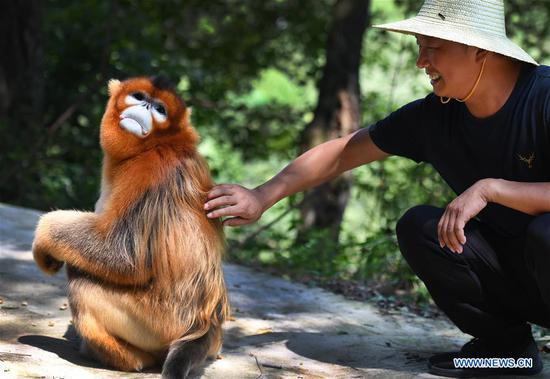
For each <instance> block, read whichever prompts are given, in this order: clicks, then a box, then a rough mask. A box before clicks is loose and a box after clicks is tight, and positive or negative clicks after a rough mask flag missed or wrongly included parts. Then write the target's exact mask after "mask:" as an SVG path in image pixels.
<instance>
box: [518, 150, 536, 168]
mask: <svg viewBox="0 0 550 379" xmlns="http://www.w3.org/2000/svg"><path fill="white" fill-rule="evenodd" d="M518 158H519V159H520V160H521V161H522V162H525V163H527V167H529V168H533V161H534V160H535V153H531V154H530V155H529V158H526V157H524V156H523V155H521V154H518Z"/></svg>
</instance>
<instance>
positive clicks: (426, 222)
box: [395, 205, 443, 241]
mask: <svg viewBox="0 0 550 379" xmlns="http://www.w3.org/2000/svg"><path fill="white" fill-rule="evenodd" d="M442 214H443V210H442V209H441V208H437V207H433V206H431V205H417V206H414V207H412V208H410V209H409V210H407V211H406V212H405V213H404V214H403V216H401V218H400V219H399V221H397V225H396V226H395V232H396V234H397V239H398V240H399V241H401V240H403V241H409V240H411V239H412V240H414V239H423V238H425V237H426V236H432V235H434V234H435V235H437V223H438V222H439V219H440V218H441V215H442Z"/></svg>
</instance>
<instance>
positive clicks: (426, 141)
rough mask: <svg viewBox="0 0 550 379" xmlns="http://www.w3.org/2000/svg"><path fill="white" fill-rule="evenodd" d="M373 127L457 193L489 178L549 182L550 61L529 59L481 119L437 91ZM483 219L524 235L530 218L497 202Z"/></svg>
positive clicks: (386, 143) (387, 145) (375, 135)
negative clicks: (501, 100) (444, 101)
mask: <svg viewBox="0 0 550 379" xmlns="http://www.w3.org/2000/svg"><path fill="white" fill-rule="evenodd" d="M369 132H370V135H371V138H372V140H373V141H374V143H375V144H376V145H377V146H378V147H379V148H380V149H381V150H383V151H385V152H386V153H389V154H394V155H400V156H404V157H408V158H411V159H413V160H415V161H416V162H427V163H430V164H431V165H433V167H434V168H435V169H436V170H437V171H438V172H439V174H440V175H441V176H442V178H443V179H444V180H445V181H446V182H447V183H448V184H449V186H450V187H451V188H452V189H453V190H454V191H455V192H456V193H457V194H460V193H462V192H463V191H465V190H466V189H468V188H469V187H470V186H471V185H473V184H474V183H475V182H476V181H478V180H479V179H483V178H502V179H506V180H511V181H518V182H550V67H548V66H532V65H524V67H523V69H522V71H521V73H520V75H519V77H518V80H517V82H516V85H515V87H514V89H513V91H512V93H511V95H510V97H509V98H508V100H507V101H506V103H505V104H504V105H503V106H502V108H501V109H500V110H498V111H497V112H496V113H495V114H493V115H492V116H490V117H487V118H483V119H479V118H476V117H474V116H472V115H471V114H470V112H469V111H468V108H467V107H466V106H465V104H464V103H460V102H457V101H454V100H452V101H450V102H449V103H447V104H442V103H441V102H440V100H439V97H438V96H435V95H434V94H433V93H431V94H429V95H428V96H427V97H426V98H424V99H420V100H417V101H413V102H412V103H409V104H407V105H405V106H403V107H402V108H400V109H398V110H397V111H395V112H393V113H392V114H390V115H389V116H388V117H386V118H385V119H383V120H381V121H379V122H377V123H376V124H374V125H372V126H371V127H370V129H369ZM549 195H550V194H549ZM478 218H479V219H480V220H481V221H482V222H484V223H486V224H488V225H489V226H491V227H493V229H495V230H496V231H499V232H501V233H503V234H504V235H507V236H519V235H521V234H522V233H523V232H524V231H525V228H526V226H527V224H528V223H529V221H531V219H532V216H529V215H527V214H525V213H522V212H519V211H516V210H513V209H511V208H507V207H504V206H501V205H499V204H493V203H491V204H488V206H487V207H486V208H485V209H484V210H483V211H482V212H481V213H480V214H479V215H478Z"/></svg>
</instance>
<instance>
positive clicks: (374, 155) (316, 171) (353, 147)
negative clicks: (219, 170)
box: [204, 128, 389, 226]
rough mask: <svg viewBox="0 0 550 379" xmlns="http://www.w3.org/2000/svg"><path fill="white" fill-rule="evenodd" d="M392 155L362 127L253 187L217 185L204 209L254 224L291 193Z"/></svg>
mask: <svg viewBox="0 0 550 379" xmlns="http://www.w3.org/2000/svg"><path fill="white" fill-rule="evenodd" d="M388 156H389V154H387V153H385V152H384V151H382V150H380V149H379V148H378V147H377V146H376V145H375V144H374V142H373V141H372V140H371V138H370V136H369V133H368V130H367V129H366V128H365V129H360V130H358V131H356V132H355V133H352V134H349V135H347V136H344V137H340V138H336V139H334V140H331V141H328V142H325V143H323V144H321V145H318V146H316V147H314V148H312V149H310V150H308V151H306V152H305V153H304V154H302V155H300V156H299V157H298V158H296V159H295V160H293V161H292V162H291V163H290V164H288V166H286V167H285V168H284V169H283V170H282V171H281V172H279V173H278V174H277V175H275V176H274V177H273V178H271V179H270V180H269V181H267V182H266V183H264V184H262V185H260V186H258V187H256V188H254V189H252V190H249V189H247V188H244V187H242V186H239V185H236V184H221V185H218V186H216V187H214V188H213V189H212V190H211V191H210V192H209V193H208V199H207V202H206V203H205V205H204V208H205V210H206V211H207V212H208V213H207V216H208V217H209V218H216V217H230V218H229V219H226V220H225V221H224V225H229V226H237V225H246V224H250V223H252V222H255V221H256V220H258V219H259V218H260V216H261V215H262V214H263V212H265V211H266V210H267V209H269V208H270V207H271V206H273V205H274V204H275V203H277V202H278V201H279V200H281V199H283V198H285V197H287V196H289V195H292V194H294V193H297V192H300V191H304V190H306V189H309V188H312V187H315V186H317V185H319V184H321V183H323V182H325V181H327V180H330V179H333V178H335V177H337V176H338V175H340V174H342V173H343V172H345V171H348V170H351V169H352V168H355V167H358V166H360V165H363V164H366V163H370V162H373V161H377V160H381V159H384V158H386V157H388Z"/></svg>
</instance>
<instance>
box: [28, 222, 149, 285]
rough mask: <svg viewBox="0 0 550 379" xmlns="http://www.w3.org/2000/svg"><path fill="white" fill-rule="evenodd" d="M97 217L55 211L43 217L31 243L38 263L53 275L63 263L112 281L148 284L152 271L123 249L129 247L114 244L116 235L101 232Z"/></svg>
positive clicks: (123, 283)
mask: <svg viewBox="0 0 550 379" xmlns="http://www.w3.org/2000/svg"><path fill="white" fill-rule="evenodd" d="M97 220H98V215H97V214H95V213H92V212H77V211H55V212H50V213H47V214H46V215H44V216H42V217H41V218H40V221H39V223H38V226H37V228H36V232H35V239H34V242H33V255H34V260H35V261H36V263H37V264H38V266H39V267H40V268H41V269H42V270H43V271H44V272H46V273H47V274H50V275H52V274H54V273H56V272H57V271H59V269H60V268H61V267H62V266H63V263H64V262H66V263H67V264H69V265H70V266H74V267H76V268H77V269H79V270H81V271H84V272H86V273H88V274H91V275H92V276H95V277H97V278H99V279H103V280H105V281H107V282H110V283H113V284H121V285H136V284H137V285H141V284H146V283H148V282H149V280H150V279H151V270H145V269H144V267H143V264H139V263H138V262H136V261H135V259H133V258H134V257H132V256H131V255H130V254H128V252H127V251H126V250H127V248H128V246H124V243H122V244H121V243H116V241H117V239H116V237H114V238H107V237H106V236H104V235H102V234H101V233H100V231H99V230H98V228H97V226H96V225H97ZM113 241H115V242H113ZM123 242H124V241H123Z"/></svg>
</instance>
